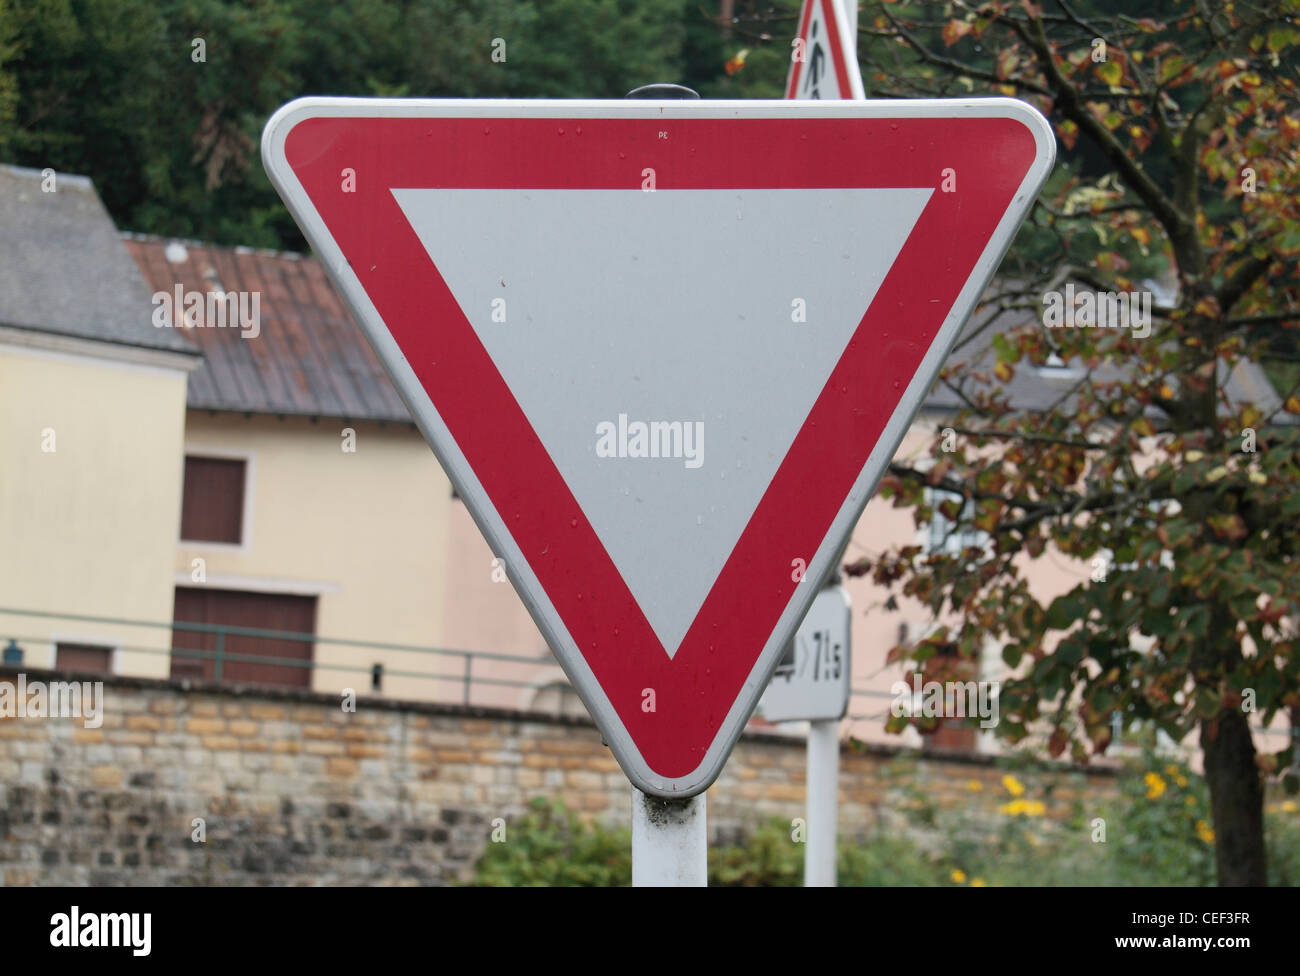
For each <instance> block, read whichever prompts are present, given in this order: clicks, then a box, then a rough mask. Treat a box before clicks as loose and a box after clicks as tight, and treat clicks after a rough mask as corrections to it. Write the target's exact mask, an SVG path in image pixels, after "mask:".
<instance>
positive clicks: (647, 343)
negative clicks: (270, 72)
mask: <svg viewBox="0 0 1300 976" xmlns="http://www.w3.org/2000/svg"><path fill="white" fill-rule="evenodd" d="M1054 149H1055V142H1054V139H1053V136H1052V134H1051V131H1050V129H1049V127H1048V125H1047V123H1046V121H1045V120H1044V119H1043V118H1042V116H1041V115H1039V114H1038V113H1037V112H1035V111H1034V110H1033V109H1032V108H1030V107H1029V106H1027V105H1025V104H1024V103H1022V102H1017V101H1012V100H1009V99H982V100H967V101H951V102H949V101H917V102H861V101H859V102H818V101H782V102H762V101H757V102H707V101H680V102H665V103H652V102H647V101H623V102H570V101H565V102H554V101H406V100H400V101H399V100H381V99H374V100H371V99H302V100H299V101H296V102H292V103H290V104H289V105H286V106H285V107H284V108H282V109H280V111H278V112H277V113H276V114H275V115H274V116H273V117H272V119H271V120H270V121H269V122H268V123H267V126H266V131H265V133H264V135H263V144H262V153H263V159H264V162H265V165H266V169H267V172H268V173H269V174H270V176H271V179H272V182H273V183H274V184H275V186H276V188H277V189H278V190H279V192H280V194H281V196H282V197H283V198H284V200H285V202H286V203H287V204H288V206H289V208H290V210H291V211H292V212H293V214H294V217H295V218H296V219H297V221H298V223H299V225H300V226H301V227H302V229H303V231H304V233H305V234H306V235H307V238H308V240H309V241H310V242H311V244H312V246H313V247H314V248H315V250H316V251H317V253H318V254H319V255H320V256H321V258H322V259H323V261H324V263H325V265H326V267H327V269H328V270H329V271H330V273H331V275H332V276H333V278H334V280H335V282H336V283H337V284H338V286H339V288H340V290H341V291H342V292H343V294H344V296H345V297H346V298H347V300H348V302H349V303H350V305H351V306H352V308H353V311H354V312H355V313H356V315H357V318H358V320H359V321H360V322H361V324H362V326H363V327H364V328H365V330H366V333H367V336H368V338H369V340H370V342H371V344H372V345H373V346H374V348H375V350H376V352H377V353H378V355H379V357H380V358H381V359H382V360H383V362H384V364H385V366H386V368H387V369H388V371H389V374H390V376H391V377H392V379H393V382H394V384H395V385H396V386H397V389H398V390H399V392H400V393H401V394H402V396H403V398H404V399H405V401H406V403H407V405H408V406H409V407H410V409H411V412H412V415H413V416H414V417H415V419H416V422H417V423H418V425H419V426H420V429H421V430H422V431H423V432H424V435H425V437H426V438H427V439H428V440H429V442H430V444H431V445H432V447H433V449H434V451H435V452H436V453H437V455H438V458H439V459H440V461H441V462H442V464H443V466H444V467H445V468H446V470H447V472H448V474H449V476H450V477H451V479H452V481H453V482H454V483H455V485H456V488H457V490H458V491H459V493H460V494H461V496H462V497H463V498H464V499H465V502H466V505H467V506H468V508H469V510H470V512H471V513H472V514H473V515H474V518H475V520H476V521H477V522H478V525H479V527H480V528H481V529H482V531H483V533H484V535H485V536H486V537H487V539H488V542H489V543H490V544H491V546H492V548H493V551H494V552H495V553H497V554H498V555H499V556H500V557H501V558H502V559H503V560H504V561H505V563H506V565H507V567H508V571H509V576H510V578H511V581H512V582H513V583H514V585H515V587H516V589H517V590H518V591H519V593H520V596H521V597H522V598H523V600H524V603H525V604H526V605H527V607H528V609H529V611H530V612H531V613H532V615H533V617H534V619H535V620H536V621H537V624H538V626H539V627H540V628H541V630H542V632H543V634H544V635H545V636H546V638H547V640H548V641H549V642H550V644H551V646H552V648H553V649H554V650H555V652H556V655H557V657H558V658H559V660H560V663H561V665H562V666H563V667H564V669H565V671H566V673H567V674H568V675H569V677H570V679H571V680H572V681H573V683H574V686H575V687H576V689H577V690H578V693H579V694H580V695H581V696H582V698H583V700H584V701H585V702H586V704H587V706H588V708H589V709H590V710H591V713H592V715H593V717H594V718H595V719H596V721H597V722H598V723H599V725H600V727H601V729H602V731H603V732H604V734H605V737H606V739H607V740H608V741H609V744H610V746H611V748H612V749H613V750H614V753H615V755H616V756H617V758H618V760H619V762H620V763H621V764H622V766H623V769H624V771H625V772H626V773H627V775H628V777H629V778H630V779H631V780H632V782H633V783H634V784H635V785H636V786H637V787H639V788H640V789H641V790H643V791H645V792H647V793H652V794H656V795H660V796H689V795H692V794H694V793H698V792H700V791H702V790H703V789H705V788H706V787H707V786H708V785H709V784H710V783H711V782H712V781H713V780H714V778H716V776H717V774H718V772H719V771H720V769H721V767H722V764H723V763H724V762H725V760H726V757H727V755H728V754H729V753H730V751H731V747H732V745H733V744H734V742H735V739H736V738H737V737H738V735H739V733H740V731H741V729H742V728H743V727H744V724H745V721H746V720H747V719H748V717H749V715H750V713H751V711H752V710H753V707H754V705H755V704H756V702H757V701H758V698H759V696H760V694H761V693H762V691H763V688H764V686H765V684H766V682H767V679H768V676H769V675H770V672H771V670H772V668H773V667H775V665H776V662H777V660H778V659H779V657H780V654H781V651H782V648H783V647H784V645H785V644H786V642H787V641H788V640H789V639H790V637H791V635H792V634H793V633H794V631H795V629H796V628H797V627H798V624H799V621H800V620H801V619H802V617H803V615H804V613H805V612H806V611H807V608H808V605H809V604H810V602H811V601H812V599H813V597H814V596H815V593H816V583H817V581H818V580H820V579H821V578H822V577H823V576H824V575H825V573H826V571H827V569H828V568H829V566H830V563H831V561H832V560H833V559H834V558H835V556H836V554H837V552H838V550H839V547H840V545H841V544H842V543H843V540H844V539H845V538H846V536H847V534H848V533H849V532H850V531H851V530H852V528H853V525H854V523H855V522H856V520H857V518H858V516H859V515H860V514H861V512H862V509H863V507H864V506H865V504H866V502H867V499H868V498H869V497H870V495H871V492H872V490H873V489H874V487H875V484H876V482H877V480H878V479H879V477H880V474H881V472H882V471H883V469H884V467H885V466H886V465H887V464H888V462H889V460H890V457H891V456H892V454H893V451H894V449H895V448H896V446H897V444H898V442H899V440H900V439H901V438H902V436H903V433H904V432H905V430H906V428H907V425H908V424H909V423H910V421H911V419H912V417H913V415H914V414H915V412H916V410H917V408H918V407H919V406H920V403H921V400H922V398H923V397H924V396H925V394H926V392H927V390H928V388H929V386H930V384H931V383H932V381H933V379H934V377H935V375H936V373H937V372H938V370H939V368H940V367H941V366H942V364H943V361H944V358H945V356H946V354H947V352H948V350H949V348H950V347H951V345H952V343H953V341H954V340H955V339H956V336H957V333H958V332H959V330H960V328H961V325H962V322H963V321H964V320H965V318H966V316H967V314H968V313H969V312H970V310H971V308H972V307H973V305H974V303H975V301H976V300H977V299H978V297H979V294H980V292H981V290H982V288H983V286H984V284H985V283H986V282H987V280H988V278H989V277H990V276H991V275H992V273H993V271H994V269H995V267H996V265H997V262H998V260H999V259H1000V258H1001V255H1002V253H1003V252H1004V251H1005V249H1006V248H1007V246H1008V245H1009V244H1010V241H1011V239H1012V237H1013V235H1014V234H1015V231H1016V229H1017V228H1018V227H1019V224H1020V221H1021V219H1022V218H1023V216H1024V214H1025V212H1026V211H1027V210H1028V208H1029V206H1030V204H1031V203H1032V201H1033V199H1034V197H1035V195H1036V193H1037V191H1038V188H1039V186H1040V185H1041V184H1042V182H1043V180H1044V179H1045V178H1046V176H1047V174H1048V172H1049V171H1050V168H1051V164H1052V159H1053V156H1054ZM801 578H802V580H803V582H800V580H801Z"/></svg>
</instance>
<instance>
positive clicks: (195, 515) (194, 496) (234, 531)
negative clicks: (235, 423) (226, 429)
mask: <svg viewBox="0 0 1300 976" xmlns="http://www.w3.org/2000/svg"><path fill="white" fill-rule="evenodd" d="M246 468H247V464H246V462H244V461H240V460H232V459H229V458H209V457H187V458H185V493H184V495H183V497H182V501H181V539H182V540H185V541H187V542H231V543H235V544H236V545H237V544H239V543H240V542H242V541H243V539H244V491H245V484H244V481H245V476H246V474H247V471H246Z"/></svg>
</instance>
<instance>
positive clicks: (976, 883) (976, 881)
mask: <svg viewBox="0 0 1300 976" xmlns="http://www.w3.org/2000/svg"><path fill="white" fill-rule="evenodd" d="M970 886H971V887H972V888H986V887H988V886H987V885H986V884H985V883H984V879H983V878H971V881H970Z"/></svg>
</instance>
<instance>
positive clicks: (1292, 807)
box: [1278, 800, 1300, 813]
mask: <svg viewBox="0 0 1300 976" xmlns="http://www.w3.org/2000/svg"><path fill="white" fill-rule="evenodd" d="M1278 809H1279V810H1281V811H1282V812H1283V813H1295V812H1296V811H1297V810H1300V807H1298V806H1296V802H1295V800H1285V801H1283V803H1282V805H1281V806H1280V807H1278Z"/></svg>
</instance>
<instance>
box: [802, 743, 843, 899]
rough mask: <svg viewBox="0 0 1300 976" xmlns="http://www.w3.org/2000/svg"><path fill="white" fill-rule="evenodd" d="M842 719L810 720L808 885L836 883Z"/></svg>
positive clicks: (805, 879) (805, 856) (805, 863)
mask: <svg viewBox="0 0 1300 976" xmlns="http://www.w3.org/2000/svg"><path fill="white" fill-rule="evenodd" d="M839 784H840V723H839V722H837V721H835V720H834V719H830V720H826V721H817V722H810V723H808V787H807V799H808V809H807V818H808V837H807V842H806V844H805V847H804V854H803V883H804V887H805V888H834V887H835V855H836V843H835V841H836V833H837V824H836V821H837V819H838V816H837V807H838V805H839V798H840V797H839V790H840V786H839Z"/></svg>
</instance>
